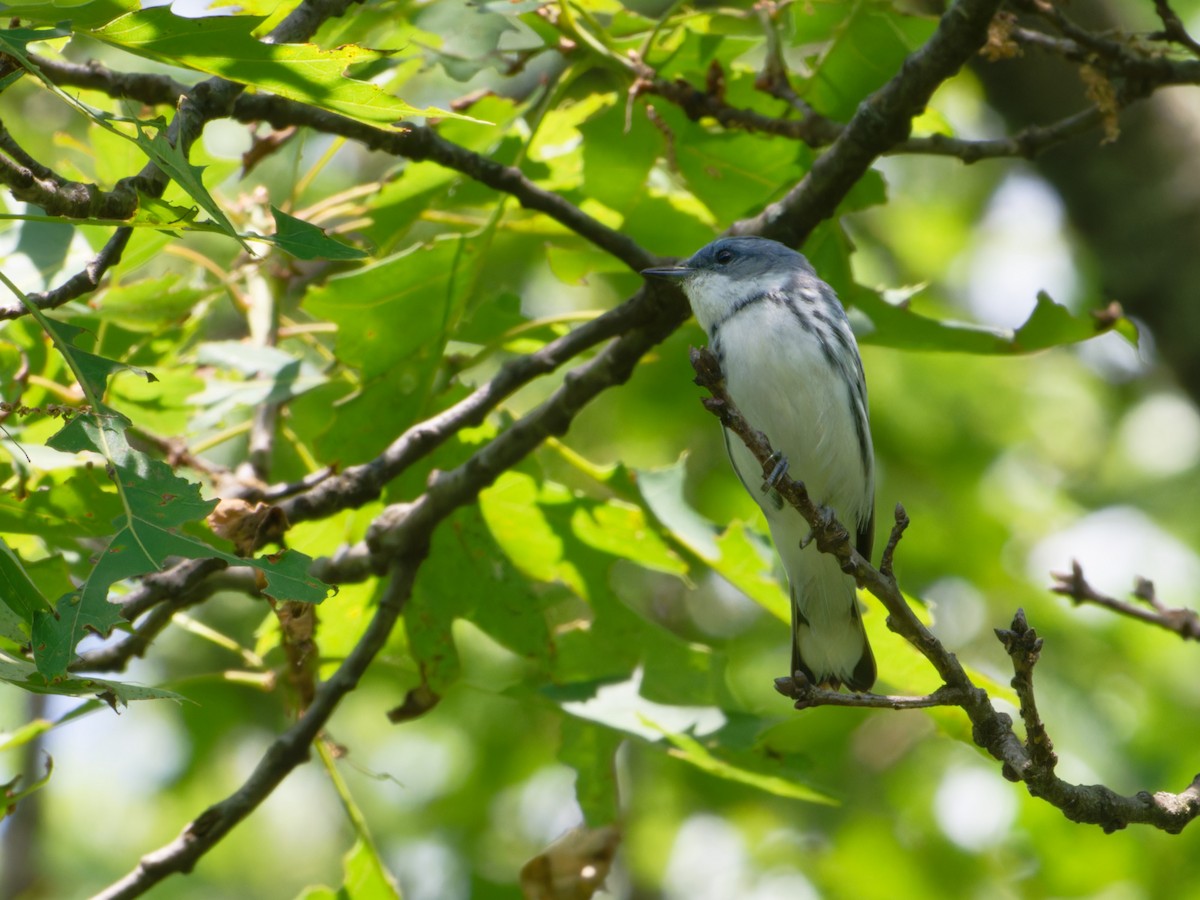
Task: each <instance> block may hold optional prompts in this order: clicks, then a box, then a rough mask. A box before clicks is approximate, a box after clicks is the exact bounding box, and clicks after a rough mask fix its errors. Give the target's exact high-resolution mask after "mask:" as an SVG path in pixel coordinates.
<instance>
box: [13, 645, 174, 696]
mask: <svg viewBox="0 0 1200 900" xmlns="http://www.w3.org/2000/svg"><path fill="white" fill-rule="evenodd" d="M0 681H3V682H6V683H8V684H11V685H14V686H16V687H19V688H21V689H23V690H26V691H29V692H31V693H34V694H59V695H62V696H66V697H93V696H94V697H99V698H100V699H101V700H103V701H104V702H105V703H107V704H109V705H110V706H114V707H115V706H117V705H118V704H119V705H121V706H128V705H129V703H130V702H132V701H134V700H182V699H183V697H181V696H180V695H179V694H175V693H172V692H171V691H164V690H161V689H159V688H151V687H145V686H143V685H140V684H126V683H124V682H120V681H109V680H108V679H105V678H90V677H89V678H55V679H49V678H47V677H46V676H45V675H44V674H42V673H41V672H39V671H38V670H37V669H36V668H35V667H34V666H33V665H32V664H31V663H27V662H23V661H20V660H15V659H6V658H5V657H3V656H0Z"/></svg>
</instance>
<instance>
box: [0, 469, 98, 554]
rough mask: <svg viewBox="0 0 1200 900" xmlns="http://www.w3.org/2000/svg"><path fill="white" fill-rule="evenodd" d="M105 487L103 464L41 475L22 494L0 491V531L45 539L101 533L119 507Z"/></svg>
mask: <svg viewBox="0 0 1200 900" xmlns="http://www.w3.org/2000/svg"><path fill="white" fill-rule="evenodd" d="M107 487H108V485H107V484H106V483H105V481H104V470H103V468H88V467H80V468H78V469H77V470H75V471H73V472H70V473H69V477H67V478H66V479H64V480H59V478H58V477H55V478H43V479H42V482H41V483H39V486H38V487H37V488H36V489H34V490H33V491H31V492H30V493H29V494H28V495H27V496H25V497H19V496H18V495H17V494H15V493H13V492H10V491H3V492H0V531H3V532H6V533H10V534H35V535H38V536H39V537H41V538H43V539H45V540H49V541H64V540H71V539H74V538H80V537H92V538H95V537H104V536H105V535H108V534H111V533H112V520H113V519H114V518H115V517H116V516H118V515H119V514H120V511H121V505H120V501H119V499H118V498H117V497H116V495H115V494H113V493H112V491H111V490H107V489H106V488H107Z"/></svg>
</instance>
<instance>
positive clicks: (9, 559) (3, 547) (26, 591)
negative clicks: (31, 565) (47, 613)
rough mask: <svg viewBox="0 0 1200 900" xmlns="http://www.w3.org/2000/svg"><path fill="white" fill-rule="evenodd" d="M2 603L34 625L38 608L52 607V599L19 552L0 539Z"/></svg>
mask: <svg viewBox="0 0 1200 900" xmlns="http://www.w3.org/2000/svg"><path fill="white" fill-rule="evenodd" d="M0 603H3V604H4V605H5V606H7V607H8V608H9V609H10V610H12V611H13V612H14V613H15V614H16V615H17V616H19V617H20V618H21V619H22V620H23V621H24V622H26V623H28V624H30V625H32V624H33V615H34V613H35V612H37V611H38V610H47V609H50V608H51V607H50V601H48V600H47V599H46V598H45V597H43V596H42V592H41V591H39V590H38V589H37V585H35V584H34V583H33V581H32V580H31V579H30V577H29V575H27V574H26V572H25V568H24V567H23V566H22V564H21V560H20V558H19V557H18V556H17V554H15V553H13V551H12V550H11V549H10V548H9V546H8V544H6V543H4V541H3V540H2V539H0Z"/></svg>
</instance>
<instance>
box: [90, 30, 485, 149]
mask: <svg viewBox="0 0 1200 900" xmlns="http://www.w3.org/2000/svg"><path fill="white" fill-rule="evenodd" d="M263 21H264V19H263V18H262V17H260V16H209V17H204V18H195V19H187V18H183V17H181V16H177V15H175V14H174V13H173V12H171V10H170V8H169V7H166V6H160V7H154V8H151V9H143V10H139V11H137V12H131V13H128V14H127V15H124V16H121V17H120V18H119V19H116V20H114V21H112V22H109V23H108V24H106V25H104V26H102V27H100V28H92V29H90V30H89V31H88V33H89V34H90V35H91V36H92V37H94V38H96V39H98V40H101V41H104V42H105V43H108V44H111V45H113V46H115V47H120V48H121V49H123V50H128V51H129V52H131V53H136V54H138V55H139V56H144V57H146V58H148V59H153V60H156V61H158V62H165V63H168V64H169V65H174V66H186V67H188V68H192V69H196V70H197V71H200V72H205V73H207V74H209V75H216V76H219V77H221V78H226V79H228V80H230V81H236V82H238V83H239V84H245V85H250V86H252V87H256V88H263V89H265V90H268V91H271V92H272V93H274V94H278V95H280V96H281V97H287V98H289V99H291V100H297V101H299V102H301V103H306V104H309V105H311V106H315V107H317V108H319V109H325V110H329V111H330V112H335V113H339V114H340V115H343V116H347V117H349V118H351V119H354V120H356V121H359V122H365V123H367V124H370V125H384V126H394V125H396V123H398V122H399V121H400V120H401V119H404V118H409V117H412V116H443V117H452V118H469V117H467V116H461V115H459V114H457V113H453V112H448V111H446V110H442V109H433V108H427V109H418V108H417V107H415V106H412V105H410V104H408V103H405V102H404V101H403V100H400V99H399V98H397V97H393V96H391V95H389V94H388V93H387V92H386V91H384V90H383V89H382V88H380V87H378V86H376V85H374V84H371V83H370V82H367V81H358V80H355V79H353V78H350V77H347V75H346V70H347V69H348V68H349V67H350V66H352V65H355V64H358V63H364V62H370V61H373V60H376V59H379V58H380V56H381V55H382V54H380V53H379V52H377V51H374V50H366V49H364V48H362V47H358V46H355V45H353V44H348V45H345V46H342V47H338V48H337V49H336V50H322V49H321V48H319V47H317V46H316V45H314V44H268V43H266V42H264V41H262V40H260V39H259V38H257V37H256V36H255V34H254V31H255V29H256V28H258V26H259V25H260V24H262V22H263Z"/></svg>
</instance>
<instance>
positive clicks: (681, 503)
mask: <svg viewBox="0 0 1200 900" xmlns="http://www.w3.org/2000/svg"><path fill="white" fill-rule="evenodd" d="M686 461H687V457H686V455H684V456H681V457H680V458H679V460H678V462H676V463H675V464H674V465H671V466H664V467H663V468H660V469H644V470H639V471H638V473H637V486H638V490H639V491H641V493H642V496H643V498H644V499H645V502H646V504H647V506H648V507H649V508H650V509H651V510H652V511H653V512H654V515H655V516H656V517H657V518H658V520H659V521H660V522H662V524H663V526H665V527H666V528H668V529H669V530H670V532H671V534H672V535H673V536H674V538H675V539H676V540H678V541H679V542H680V543H682V544H683V545H684V546H686V547H687V548H688V549H689V550H691V551H692V552H693V553H695V554H696V556H698V557H699V558H700V559H701V560H703V561H704V562H705V563H706V564H707V565H708V566H709V567H710V568H711V569H712V570H713V571H714V572H716V573H717V574H718V575H720V576H721V577H722V578H724V579H725V580H726V581H728V582H729V583H730V584H731V585H733V586H734V587H736V588H737V589H738V590H740V591H741V592H742V593H744V594H745V595H746V596H747V597H749V598H750V599H751V600H753V601H755V602H756V603H758V604H759V605H760V606H762V607H763V608H764V609H766V610H767V611H768V612H769V613H771V615H773V616H775V617H776V618H777V619H779V620H780V621H783V622H790V621H791V602H790V601H789V599H788V595H787V591H786V590H785V589H784V587H783V585H782V584H781V583H780V581H779V579H778V578H776V577H775V575H774V568H773V566H774V563H773V556H772V554H771V551H770V549H769V548H768V547H767V546H766V545H765V544H764V543H763V542H762V541H761V540H756V539H755V538H754V537H753V536H752V534H751V532H750V531H749V530H748V529H747V527H746V525H745V524H744V523H742V522H731V523H730V525H729V526H728V528H726V529H725V531H724V532H719V529H718V527H717V525H716V524H715V523H714V522H710V521H709V520H708V519H705V518H704V517H703V516H701V515H700V514H699V513H698V512H696V510H695V509H694V508H693V507H692V506H691V504H689V503H688V502H687V500H686V499H685V497H684V487H685V481H686V477H687V471H686Z"/></svg>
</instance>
